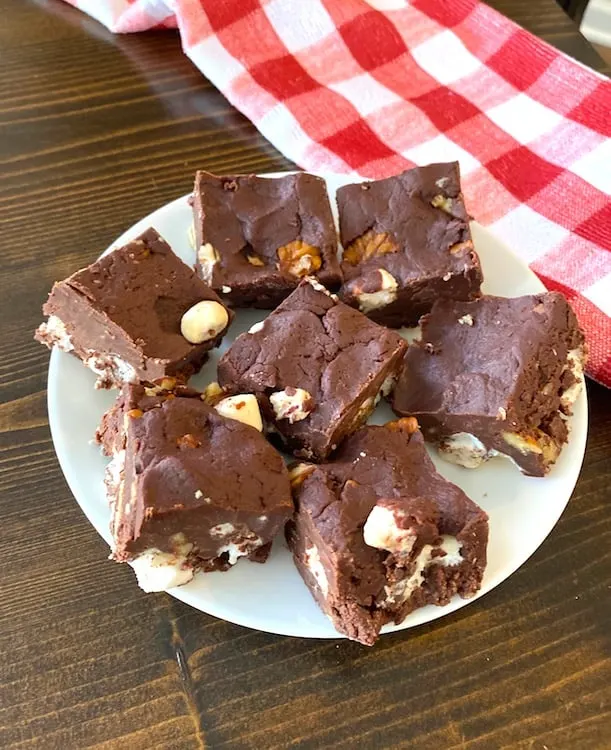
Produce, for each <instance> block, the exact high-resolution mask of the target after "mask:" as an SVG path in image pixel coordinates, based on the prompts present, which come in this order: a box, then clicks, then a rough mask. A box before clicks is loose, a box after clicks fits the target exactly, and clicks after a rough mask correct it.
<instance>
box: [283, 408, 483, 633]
mask: <svg viewBox="0 0 611 750" xmlns="http://www.w3.org/2000/svg"><path fill="white" fill-rule="evenodd" d="M292 478H293V486H294V494H295V499H296V504H297V512H296V515H295V516H294V518H293V520H291V521H290V522H289V524H288V525H287V539H288V541H289V546H290V548H291V550H292V551H293V554H294V555H295V560H296V563H297V566H298V568H299V569H300V572H301V573H302V575H303V576H304V579H305V581H306V583H307V584H308V585H309V586H310V588H311V590H312V593H313V594H314V596H315V597H316V599H317V600H318V602H319V603H320V605H321V606H322V608H323V610H324V611H325V612H327V614H328V615H329V616H330V617H331V619H332V620H333V622H334V625H335V626H336V627H337V628H338V630H340V632H343V633H346V635H348V637H350V638H354V639H356V640H359V641H361V642H363V643H365V644H368V645H370V644H372V643H373V642H374V641H375V640H376V639H377V636H378V633H379V630H380V628H381V627H382V626H383V625H384V624H385V623H387V622H393V621H394V622H397V623H398V622H401V621H402V620H403V619H404V618H405V617H406V616H407V614H409V612H411V611H412V610H413V609H415V608H416V607H420V606H423V605H424V604H446V603H447V602H448V601H449V599H450V598H451V596H453V595H454V594H455V593H459V594H461V595H462V596H464V597H467V596H472V595H473V594H474V593H475V592H476V591H477V590H478V589H479V586H480V584H481V580H482V574H483V571H484V569H485V566H486V547H487V541H488V518H487V515H486V513H485V512H484V511H483V510H482V509H481V508H479V507H478V506H477V505H476V504H475V503H474V502H472V501H471V500H470V499H469V498H468V497H467V496H466V495H465V494H464V492H463V491H462V490H461V489H460V488H459V487H457V486H456V485H453V484H451V483H450V482H448V481H447V480H445V479H444V478H443V477H442V476H441V475H440V474H438V473H437V472H436V471H435V468H434V466H433V464H432V462H431V460H430V458H429V457H428V455H427V453H426V451H425V449H424V443H423V438H422V435H421V433H420V432H418V431H417V424H416V422H415V420H413V419H409V418H408V419H403V420H399V421H397V422H391V423H389V424H387V425H385V426H383V427H377V426H368V427H364V428H363V429H361V430H358V431H357V432H356V433H355V434H354V435H351V436H350V437H349V438H348V439H347V440H346V441H345V442H344V443H343V445H342V447H341V448H340V449H339V451H338V453H337V455H336V457H335V459H334V460H333V461H332V462H329V463H325V464H322V465H320V466H317V467H314V466H307V465H305V464H301V465H299V466H298V467H295V468H294V469H293V470H292Z"/></svg>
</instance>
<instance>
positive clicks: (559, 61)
mask: <svg viewBox="0 0 611 750" xmlns="http://www.w3.org/2000/svg"><path fill="white" fill-rule="evenodd" d="M69 2H72V4H73V5H76V6H77V7H79V8H81V9H82V10H84V11H86V12H87V13H89V14H90V15H92V16H94V17H95V18H97V19H98V20H99V21H101V22H102V23H103V24H105V25H106V26H108V28H110V29H111V30H113V31H116V32H132V31H143V30H145V29H150V28H159V27H178V29H179V31H180V34H181V38H182V44H183V47H184V50H185V52H186V54H187V55H188V56H189V57H190V58H191V60H193V62H194V63H195V64H196V65H197V67H198V68H199V69H200V70H201V71H202V73H203V74H204V75H205V76H206V77H207V78H208V79H209V80H210V81H211V82H212V83H213V84H214V85H215V86H216V87H217V88H218V89H219V90H220V91H221V92H222V93H223V94H224V95H225V96H226V97H227V99H229V101H230V102H231V103H232V104H233V105H234V106H235V107H237V108H238V109H239V110H240V111H241V112H243V113H244V114H245V115H246V116H247V117H248V118H249V119H250V120H252V122H253V123H254V124H255V125H256V127H257V128H258V129H259V130H260V131H261V133H262V134H263V135H264V136H265V137H266V138H267V139H268V140H269V141H270V142H271V143H273V145H274V146H275V147H276V148H277V149H278V150H280V151H281V152H282V153H284V154H285V155H286V156H287V157H289V158H290V159H292V160H294V161H295V162H296V163H297V164H299V165H300V166H301V167H303V168H304V169H307V170H309V171H312V172H319V173H325V172H342V173H346V172H347V173H351V174H355V175H357V174H358V175H361V176H365V177H374V178H378V177H385V176H388V175H391V174H395V173H397V172H400V171H402V170H404V169H406V168H407V167H410V166H413V165H416V164H427V163H430V162H433V161H446V160H455V159H457V160H458V161H459V162H460V166H461V172H462V176H463V187H464V193H465V197H466V200H467V204H468V206H469V208H470V210H471V212H472V213H473V214H474V215H475V217H476V218H477V220H478V221H479V222H481V223H482V224H484V225H485V226H487V227H489V228H490V229H491V230H492V232H493V233H495V234H496V235H497V236H498V237H500V238H501V239H502V240H504V241H506V242H507V243H508V244H509V245H510V246H511V247H512V248H513V249H514V250H515V251H516V252H517V253H518V254H519V255H520V256H521V257H522V258H523V259H524V260H525V261H526V262H527V263H528V264H529V265H530V267H531V268H532V270H533V271H535V273H537V275H538V276H539V277H540V278H541V279H542V281H543V283H544V284H545V285H546V286H547V287H548V288H549V289H556V290H559V291H561V292H563V293H564V294H565V295H566V296H567V297H568V298H569V300H570V301H571V303H572V305H573V306H574V308H575V310H576V312H577V314H578V316H579V318H580V320H581V323H582V325H583V326H584V328H585V330H586V333H587V336H588V341H589V346H590V357H591V359H590V365H589V370H588V374H589V375H590V376H591V377H593V378H595V379H596V380H598V381H600V382H602V383H604V384H605V385H607V386H611V198H610V196H611V138H610V136H611V81H609V80H607V79H606V78H604V77H603V76H600V75H599V74H597V73H595V72H594V71H592V70H589V69H587V68H585V67H583V66H582V65H580V64H579V63H576V62H575V61H573V60H571V59H569V58H568V57H566V56H565V55H563V54H562V53H560V52H557V51H556V50H554V49H553V48H551V47H550V46H549V45H547V44H545V43H544V42H542V41H540V40H539V39H537V38H536V37H534V36H532V35H531V34H529V33H527V32H526V31H524V30H523V29H521V28H520V27H518V26H516V25H515V24H514V23H512V22H511V21H509V20H508V19H506V18H504V17H503V16H501V15H499V14H498V13H497V12H496V11H494V10H492V9H491V8H489V7H488V6H486V5H484V4H483V3H481V2H478V1H477V0H452V2H450V0H412V2H411V3H409V4H408V3H406V2H402V0H375V2H374V0H369V2H368V3H367V2H364V0H165V1H164V0H69ZM374 5H375V6H377V7H376V8H374V7H373V6H374ZM382 6H384V7H386V8H388V7H389V6H392V7H393V8H394V9H391V10H389V9H386V10H382V9H381V8H382Z"/></svg>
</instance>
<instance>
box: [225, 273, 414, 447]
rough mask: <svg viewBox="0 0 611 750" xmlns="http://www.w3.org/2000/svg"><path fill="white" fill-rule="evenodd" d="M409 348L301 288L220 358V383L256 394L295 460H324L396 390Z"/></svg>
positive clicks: (311, 285) (315, 289)
mask: <svg viewBox="0 0 611 750" xmlns="http://www.w3.org/2000/svg"><path fill="white" fill-rule="evenodd" d="M406 348H407V345H406V343H405V341H404V340H403V339H402V338H401V337H400V336H399V335H398V334H396V333H394V332H392V331H389V330H387V329H386V328H382V327H381V326H378V325H376V324H375V323H372V322H371V321H370V320H367V318H366V317H365V316H364V315H362V314H361V313H360V312H358V310H354V309H353V308H351V307H348V306H347V305H344V304H342V303H341V302H339V301H337V298H336V297H334V296H333V295H330V294H329V293H328V292H327V290H326V289H325V288H324V287H322V286H321V285H320V284H318V282H316V281H308V280H305V281H303V282H302V283H301V284H300V285H299V287H298V288H297V289H296V290H295V291H294V292H293V293H292V294H291V296H290V297H288V299H286V300H285V301H284V302H283V303H282V304H281V305H280V307H278V308H277V309H276V310H275V311H274V312H273V313H271V315H269V316H268V317H267V318H266V319H265V320H264V321H263V322H261V323H257V324H256V325H254V326H253V327H252V328H251V329H250V331H248V332H247V333H243V334H242V335H241V336H239V337H238V338H237V339H236V341H235V342H234V344H233V345H232V346H231V348H230V349H229V351H228V352H227V353H226V354H225V355H224V356H223V357H222V359H221V361H220V363H219V368H218V375H219V382H220V383H221V385H222V386H224V387H225V388H227V389H229V390H230V391H233V392H244V393H254V394H255V395H256V396H257V397H258V398H259V400H260V403H261V406H262V409H263V416H264V418H265V419H266V421H267V423H268V424H270V425H271V427H272V430H273V431H274V432H275V433H276V434H278V435H279V436H280V438H281V439H282V440H283V441H284V443H285V444H286V446H288V448H289V449H290V450H292V451H293V452H294V453H295V455H297V456H301V457H305V458H312V459H314V460H317V461H322V460H324V459H325V458H326V457H327V456H328V455H329V453H331V451H333V450H335V448H336V447H337V446H338V445H339V444H340V443H341V441H342V440H343V439H344V438H345V437H346V435H349V434H350V433H351V432H354V430H356V429H357V428H358V427H359V426H360V425H361V424H362V423H363V422H365V421H366V419H367V417H368V416H369V415H370V414H371V412H372V411H373V409H374V408H375V405H376V403H377V401H378V400H379V398H380V396H381V395H385V394H387V393H388V392H389V391H390V389H391V388H392V386H393V385H394V382H395V379H396V376H397V373H398V368H399V367H400V366H401V361H402V358H403V354H404V353H405V350H406Z"/></svg>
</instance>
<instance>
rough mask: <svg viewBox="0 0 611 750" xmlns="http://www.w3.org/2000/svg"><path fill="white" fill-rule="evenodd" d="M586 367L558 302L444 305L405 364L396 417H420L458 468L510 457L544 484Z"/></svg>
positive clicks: (533, 299) (529, 299) (551, 296)
mask: <svg viewBox="0 0 611 750" xmlns="http://www.w3.org/2000/svg"><path fill="white" fill-rule="evenodd" d="M585 359H586V346H585V343H584V336H583V333H582V331H581V330H580V328H579V325H578V323H577V319H576V317H575V314H574V313H573V311H572V310H571V307H570V306H569V304H568V302H567V301H566V300H565V298H564V297H563V296H562V295H560V294H558V293H556V292H548V293H544V294H535V295H530V296H526V297H517V298H513V299H509V298H505V297H489V296H484V297H481V298H480V299H478V300H475V301H473V302H450V301H447V300H443V301H442V300H440V301H439V302H437V303H436V304H435V305H434V307H433V309H432V311H431V313H430V315H428V316H426V317H425V318H424V321H423V325H422V340H421V341H420V342H416V343H415V344H414V345H413V346H410V348H409V351H408V353H407V355H406V357H405V367H404V370H403V372H402V374H401V378H400V380H399V383H398V384H397V388H396V390H395V393H394V401H393V409H394V410H395V412H396V413H397V414H399V415H413V416H415V417H416V418H417V419H418V422H419V423H420V426H421V428H422V431H423V433H424V435H425V437H426V438H427V439H428V440H431V441H432V442H435V443H437V444H438V446H439V450H440V453H441V455H442V456H443V457H444V458H446V459H448V460H449V461H451V462H453V463H457V464H460V465H461V466H465V467H467V468H474V467H476V466H479V465H480V464H481V463H482V462H483V461H485V460H487V459H488V458H490V457H491V456H494V455H498V454H503V455H505V456H509V457H510V458H512V459H513V460H514V461H515V463H516V464H517V465H518V467H519V468H520V469H521V470H522V472H524V473H525V474H529V475H533V476H543V475H544V474H545V473H546V472H547V471H548V470H549V468H550V466H551V465H552V464H553V463H554V462H555V461H556V459H557V458H558V455H559V453H560V450H561V449H562V446H563V444H564V443H565V442H566V441H567V437H568V425H567V422H566V416H567V415H569V414H570V413H571V411H572V407H573V404H574V402H575V399H576V398H577V396H578V395H579V391H580V390H581V387H582V385H583V368H584V364H585Z"/></svg>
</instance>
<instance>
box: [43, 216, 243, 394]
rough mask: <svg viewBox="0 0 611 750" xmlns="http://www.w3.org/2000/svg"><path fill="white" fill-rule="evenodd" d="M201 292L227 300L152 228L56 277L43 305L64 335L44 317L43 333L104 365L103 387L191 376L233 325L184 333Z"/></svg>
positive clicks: (101, 370) (96, 364)
mask: <svg viewBox="0 0 611 750" xmlns="http://www.w3.org/2000/svg"><path fill="white" fill-rule="evenodd" d="M202 300H213V301H216V302H219V303H220V299H219V297H218V296H217V295H216V294H215V293H214V292H213V291H212V289H210V288H209V287H208V286H206V284H204V283H203V282H202V281H201V279H199V278H198V277H197V275H196V274H195V273H194V272H193V270H192V269H190V268H189V267H188V266H187V265H185V264H184V263H183V262H182V261H181V260H180V258H178V257H177V256H176V255H175V254H174V252H173V251H172V249H171V247H170V246H169V245H168V244H167V242H165V241H164V240H163V239H162V238H161V237H160V236H159V234H158V233H157V232H156V231H155V230H154V229H152V228H151V229H147V230H146V232H144V233H143V234H142V235H141V236H140V237H139V238H137V239H136V240H134V241H133V242H130V243H128V244H127V245H125V246H124V247H121V248H118V249H116V250H113V251H112V252H111V253H109V254H108V255H106V256H104V257H103V258H100V260H97V261H96V262H95V263H93V264H91V265H90V266H88V267H87V268H84V269H82V270H80V271H77V272H76V273H74V274H72V276H70V277H69V278H67V279H66V280H64V281H61V282H58V283H56V284H55V285H54V287H53V289H52V291H51V293H50V295H49V299H48V301H47V302H46V303H45V305H44V307H43V312H44V314H45V315H47V316H51V317H52V318H53V319H59V321H61V323H62V324H63V329H61V327H60V331H59V334H60V335H58V331H57V329H53V328H52V327H50V326H49V325H48V324H43V325H42V326H41V327H40V328H39V330H38V332H37V339H38V340H39V341H41V342H42V343H45V344H47V345H48V346H49V347H52V346H53V345H58V346H59V347H60V348H63V349H65V350H66V351H71V352H72V353H73V354H75V355H76V356H78V357H79V358H80V359H81V360H83V361H85V362H86V364H88V365H89V366H90V367H91V368H92V369H96V368H97V371H98V373H99V374H100V383H99V384H100V385H101V386H103V387H109V386H112V385H120V384H121V382H122V381H124V380H132V381H137V380H155V379H158V378H161V377H163V376H164V375H176V376H180V377H182V378H185V379H186V378H188V377H189V376H190V375H192V374H193V373H195V372H197V371H199V369H200V368H201V366H202V365H203V363H204V361H205V360H206V356H207V354H206V353H207V352H208V350H209V349H211V348H212V347H213V346H217V345H218V344H219V343H220V341H221V339H222V337H223V335H224V333H225V331H226V328H225V329H224V330H223V331H221V333H220V334H219V335H218V336H216V337H215V338H213V339H211V340H209V341H205V342H204V343H201V344H191V343H189V341H187V340H186V339H185V338H184V336H183V335H182V334H181V328H180V325H181V318H182V315H183V314H184V313H185V312H186V311H187V310H188V309H189V308H190V307H192V306H193V305H194V304H195V303H197V302H200V301H202ZM232 317H233V315H232V314H231V313H229V320H230V321H231V318H232ZM117 360H119V361H118V362H117Z"/></svg>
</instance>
